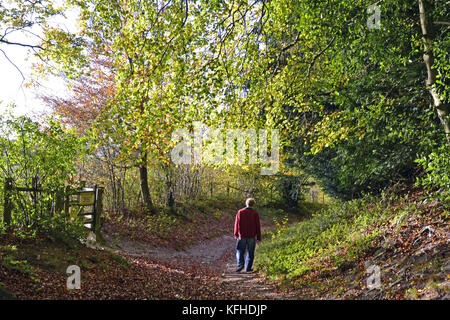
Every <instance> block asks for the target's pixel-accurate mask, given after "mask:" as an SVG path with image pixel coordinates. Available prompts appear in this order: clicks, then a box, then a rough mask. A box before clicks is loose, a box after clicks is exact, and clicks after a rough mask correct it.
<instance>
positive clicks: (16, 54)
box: [0, 10, 78, 116]
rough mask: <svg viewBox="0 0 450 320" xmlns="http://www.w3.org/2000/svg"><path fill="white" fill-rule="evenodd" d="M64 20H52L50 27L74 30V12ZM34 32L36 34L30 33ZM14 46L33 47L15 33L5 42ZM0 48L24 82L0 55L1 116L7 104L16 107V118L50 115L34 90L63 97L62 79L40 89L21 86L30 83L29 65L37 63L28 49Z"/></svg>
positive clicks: (64, 88) (45, 83) (31, 41)
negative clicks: (22, 43) (46, 112)
mask: <svg viewBox="0 0 450 320" xmlns="http://www.w3.org/2000/svg"><path fill="white" fill-rule="evenodd" d="M66 14H67V19H64V18H62V17H59V18H58V19H54V21H52V24H54V25H58V26H64V28H68V29H69V30H70V31H74V30H76V20H77V16H78V14H77V12H76V11H75V10H71V11H69V12H67V13H66ZM33 32H36V31H35V30H33ZM7 39H8V40H10V41H14V42H24V43H28V44H30V43H35V41H36V40H35V39H33V38H31V37H30V36H27V35H25V34H23V33H22V34H21V33H20V32H15V33H13V34H12V35H11V36H9V37H8V38H7ZM0 48H1V49H2V50H3V51H4V52H5V53H6V54H7V56H8V58H9V59H10V60H11V61H12V62H13V63H14V64H15V65H16V66H17V67H18V68H19V69H20V71H21V72H22V74H23V76H24V77H25V81H23V78H22V75H21V74H20V72H19V71H18V70H17V69H16V67H14V65H12V64H11V63H10V62H9V61H8V59H7V58H6V57H5V55H4V54H3V53H2V52H1V51H0V112H2V111H3V110H4V108H5V106H6V105H8V104H10V103H15V104H16V106H17V107H16V113H17V114H27V115H30V116H31V115H35V114H40V113H42V112H45V111H49V108H48V107H46V106H45V104H44V103H43V102H42V101H41V100H39V99H37V98H36V95H35V92H36V90H45V91H46V92H51V93H55V94H58V95H65V93H67V89H66V87H65V84H64V80H63V79H60V78H58V79H54V78H53V79H50V80H48V81H42V80H41V79H39V80H40V81H39V82H40V83H41V84H42V85H43V87H41V88H37V89H36V88H34V87H28V88H26V87H25V86H24V84H25V82H29V81H30V79H31V78H30V76H31V71H32V69H31V66H32V62H33V61H36V60H35V58H34V57H33V56H31V55H28V52H29V49H27V48H25V47H21V46H16V45H6V44H1V45H0Z"/></svg>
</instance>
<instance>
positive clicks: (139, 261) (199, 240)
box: [0, 195, 450, 300]
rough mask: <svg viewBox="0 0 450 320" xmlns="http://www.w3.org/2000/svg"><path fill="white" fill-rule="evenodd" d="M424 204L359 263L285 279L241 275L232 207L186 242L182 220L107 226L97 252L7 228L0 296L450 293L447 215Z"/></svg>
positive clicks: (387, 229) (1, 242)
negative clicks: (152, 226) (373, 275)
mask: <svg viewBox="0 0 450 320" xmlns="http://www.w3.org/2000/svg"><path fill="white" fill-rule="evenodd" d="M416 196H417V195H416ZM421 208H422V210H421V214H411V215H406V216H405V217H404V218H403V220H401V221H395V223H394V222H393V221H390V223H387V224H386V225H385V226H384V229H383V233H382V234H381V235H380V236H379V237H377V239H376V240H375V241H374V243H373V244H372V249H371V250H370V251H369V252H366V253H365V254H364V255H363V256H361V257H360V258H359V259H358V260H357V261H355V262H354V263H352V264H344V265H341V266H339V268H333V267H332V262H331V261H330V262H329V263H330V265H329V266H328V267H327V268H323V269H322V270H321V271H320V272H319V271H318V272H314V271H312V272H309V273H307V274H305V275H303V276H302V277H301V278H297V279H291V280H288V281H280V282H278V284H276V283H273V282H269V281H267V280H265V279H264V278H263V277H262V276H261V275H260V274H258V273H253V274H246V273H239V274H237V273H235V272H234V268H235V256H234V244H235V240H234V238H233V236H232V223H231V225H230V219H231V220H232V218H233V216H234V213H233V212H231V211H230V212H229V213H223V214H216V215H214V214H212V215H211V214H210V215H204V213H202V215H203V216H198V219H199V220H198V221H196V219H195V218H193V216H192V215H191V216H190V217H189V221H188V220H184V225H185V226H186V225H190V224H191V225H190V226H191V227H193V225H195V224H198V223H199V222H201V223H202V224H203V225H206V226H208V225H211V226H215V227H213V228H212V230H214V231H211V232H207V231H206V232H205V233H203V234H200V235H198V234H195V235H194V232H190V231H189V230H190V229H189V228H188V229H186V230H187V231H186V232H185V233H184V234H182V235H181V234H180V239H187V240H186V241H185V243H187V245H185V246H181V243H180V242H179V241H172V242H171V241H170V239H172V238H174V237H173V235H174V234H176V233H180V232H181V230H182V229H179V228H181V226H182V224H179V225H178V224H177V223H178V222H177V223H174V227H173V228H172V229H168V230H171V232H168V236H166V237H163V238H161V237H158V236H157V235H154V234H151V235H149V234H148V233H150V230H148V229H145V228H143V227H142V225H141V226H138V224H136V221H135V222H132V221H128V222H126V223H125V222H122V223H117V224H116V225H115V226H111V225H110V226H108V224H106V228H105V229H104V240H105V242H104V243H103V244H102V245H99V246H97V248H96V249H94V248H88V247H86V246H84V245H81V244H79V243H74V242H73V241H68V240H67V239H65V238H64V237H62V238H60V237H55V236H37V237H34V238H29V237H21V236H20V234H17V233H12V232H9V233H6V234H4V235H2V236H1V237H0V298H11V297H12V295H13V296H14V297H16V298H18V299H152V300H156V299H180V300H182V299H187V300H195V299H206V300H214V299H239V300H242V299H291V300H294V299H448V298H449V280H450V278H449V272H450V264H449V249H448V248H449V239H450V233H449V225H448V217H447V218H446V216H445V215H443V214H442V206H441V205H440V204H439V203H436V202H431V203H423V204H421ZM393 210H395V208H393ZM263 220H264V224H263V225H264V228H272V227H274V224H273V220H272V221H271V220H270V219H267V217H265V218H264V219H263ZM130 225H134V227H132V228H129V230H128V232H120V230H123V229H126V227H127V226H130ZM275 225H277V224H276V223H275ZM278 227H280V226H279V224H278ZM281 227H284V226H281ZM205 229H207V228H206V227H205ZM202 230H204V229H202ZM369 231H370V230H369ZM263 238H264V232H263ZM164 241H166V242H164ZM160 243H164V244H165V245H164V246H163V245H159V244H160ZM257 258H258V257H256V259H257ZM324 263H326V261H325V262H324ZM69 265H78V266H79V267H80V269H81V289H80V290H68V289H67V288H66V281H67V276H68V275H67V274H66V269H67V267H68V266H69ZM370 265H377V266H379V267H380V268H381V283H382V287H381V289H372V290H369V289H368V288H367V279H368V274H367V273H366V271H367V268H368V267H369V266H370ZM323 270H327V271H323ZM289 281H291V282H292V283H289ZM294 282H295V285H292V284H294Z"/></svg>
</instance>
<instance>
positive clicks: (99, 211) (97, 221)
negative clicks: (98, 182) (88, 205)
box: [93, 187, 104, 237]
mask: <svg viewBox="0 0 450 320" xmlns="http://www.w3.org/2000/svg"><path fill="white" fill-rule="evenodd" d="M103 191H104V188H102V187H99V188H97V196H96V197H95V198H96V199H95V201H96V205H95V217H94V230H93V231H94V233H95V235H96V236H97V237H98V236H99V233H100V227H101V223H100V217H101V215H102V213H103Z"/></svg>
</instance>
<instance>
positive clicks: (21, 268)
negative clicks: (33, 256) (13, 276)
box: [1, 255, 31, 274]
mask: <svg viewBox="0 0 450 320" xmlns="http://www.w3.org/2000/svg"><path fill="white" fill-rule="evenodd" d="M1 265H2V266H3V267H5V268H6V269H9V270H15V271H18V272H20V273H24V274H31V266H30V265H29V264H28V261H27V260H16V259H15V258H14V257H13V256H11V255H8V256H6V257H3V260H2V264H1Z"/></svg>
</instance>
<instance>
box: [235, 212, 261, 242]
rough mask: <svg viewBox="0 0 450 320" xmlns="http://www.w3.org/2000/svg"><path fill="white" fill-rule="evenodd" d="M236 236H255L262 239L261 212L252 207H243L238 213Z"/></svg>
mask: <svg viewBox="0 0 450 320" xmlns="http://www.w3.org/2000/svg"><path fill="white" fill-rule="evenodd" d="M234 236H235V237H236V238H254V237H256V239H257V240H259V241H260V240H261V224H260V221H259V214H258V212H256V210H254V209H252V208H248V207H246V208H243V209H241V210H239V211H238V213H237V214H236V220H235V222H234Z"/></svg>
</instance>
